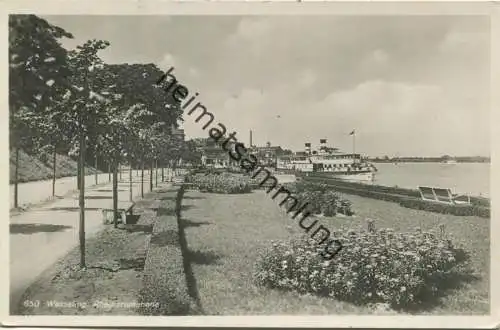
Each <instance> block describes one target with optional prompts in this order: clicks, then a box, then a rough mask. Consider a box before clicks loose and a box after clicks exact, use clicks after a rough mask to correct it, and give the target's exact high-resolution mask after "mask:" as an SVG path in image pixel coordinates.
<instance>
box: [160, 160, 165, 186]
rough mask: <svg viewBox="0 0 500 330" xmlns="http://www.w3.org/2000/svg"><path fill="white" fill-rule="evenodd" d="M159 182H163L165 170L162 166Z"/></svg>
mask: <svg viewBox="0 0 500 330" xmlns="http://www.w3.org/2000/svg"><path fill="white" fill-rule="evenodd" d="M161 182H165V169H164V168H163V164H162V165H161Z"/></svg>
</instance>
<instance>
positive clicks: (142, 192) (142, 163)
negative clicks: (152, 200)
mask: <svg viewBox="0 0 500 330" xmlns="http://www.w3.org/2000/svg"><path fill="white" fill-rule="evenodd" d="M141 167H142V170H141V197H142V198H144V160H141Z"/></svg>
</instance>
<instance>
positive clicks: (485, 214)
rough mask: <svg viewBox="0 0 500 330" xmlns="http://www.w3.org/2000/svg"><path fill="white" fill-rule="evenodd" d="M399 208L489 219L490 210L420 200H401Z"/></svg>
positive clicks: (474, 206) (475, 206)
mask: <svg viewBox="0 0 500 330" xmlns="http://www.w3.org/2000/svg"><path fill="white" fill-rule="evenodd" d="M399 204H400V205H401V206H404V207H407V208H411V209H417V210H424V211H429V212H435V213H444V214H453V215H458V216H478V217H482V218H489V217H490V209H489V208H487V207H484V206H477V205H449V204H441V203H435V202H428V201H423V200H421V199H403V200H401V201H400V202H399Z"/></svg>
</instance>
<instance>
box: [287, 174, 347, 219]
mask: <svg viewBox="0 0 500 330" xmlns="http://www.w3.org/2000/svg"><path fill="white" fill-rule="evenodd" d="M283 187H285V188H287V189H288V190H289V191H290V192H292V193H294V195H295V197H296V198H297V200H299V201H300V202H301V204H305V203H309V207H308V210H309V212H311V213H312V214H323V215H324V216H327V217H332V216H335V215H337V213H341V214H344V215H348V216H351V215H353V214H354V212H353V211H352V209H351V206H352V203H351V202H350V201H348V200H346V199H343V198H341V197H340V195H339V194H338V193H336V192H335V191H333V190H331V187H329V186H328V185H326V184H317V183H310V182H296V183H288V184H284V185H283Z"/></svg>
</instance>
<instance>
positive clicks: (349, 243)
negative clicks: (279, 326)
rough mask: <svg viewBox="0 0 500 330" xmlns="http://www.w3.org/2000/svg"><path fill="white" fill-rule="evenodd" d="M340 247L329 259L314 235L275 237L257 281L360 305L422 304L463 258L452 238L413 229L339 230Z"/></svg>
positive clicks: (259, 264)
mask: <svg viewBox="0 0 500 330" xmlns="http://www.w3.org/2000/svg"><path fill="white" fill-rule="evenodd" d="M335 236H336V238H337V239H338V240H340V242H341V243H342V246H343V248H342V250H341V251H340V252H339V253H338V254H337V255H336V256H335V258H334V259H332V260H328V261H325V259H324V258H323V257H322V256H321V255H320V253H318V252H321V251H322V250H323V247H322V246H319V245H318V244H317V242H316V241H315V240H314V239H312V238H308V239H305V238H301V239H294V240H292V241H289V242H277V243H274V244H273V246H272V247H271V248H270V249H269V250H268V251H266V253H264V254H263V255H262V256H261V257H260V259H259V260H258V261H257V264H256V268H255V272H254V281H255V282H256V284H257V285H260V286H265V287H269V288H278V289H284V290H295V291H298V292H301V293H306V292H307V293H313V294H317V295H322V296H330V297H332V298H335V299H339V300H345V301H350V302H353V303H356V304H365V303H386V304H390V305H391V306H392V307H393V308H397V307H409V306H410V305H412V304H418V303H419V302H421V300H422V299H423V298H424V297H426V298H427V297H428V296H429V294H431V295H432V294H436V293H437V292H438V290H439V286H440V285H439V284H440V282H439V281H437V279H443V277H445V276H446V275H447V274H448V273H449V272H450V271H451V270H452V269H453V268H454V267H455V266H456V265H457V264H459V263H461V262H463V261H464V260H465V258H464V255H463V254H462V250H457V249H455V248H454V247H453V246H452V244H451V241H450V240H447V239H445V238H439V237H438V236H436V235H435V234H434V233H432V232H422V231H421V230H419V229H417V230H416V231H415V232H413V233H394V232H393V231H392V230H391V229H387V230H384V229H383V230H380V231H378V232H365V231H362V232H354V231H345V230H341V231H339V232H336V233H335Z"/></svg>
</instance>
